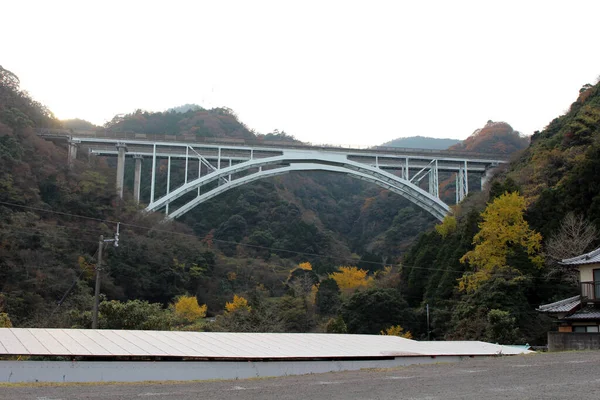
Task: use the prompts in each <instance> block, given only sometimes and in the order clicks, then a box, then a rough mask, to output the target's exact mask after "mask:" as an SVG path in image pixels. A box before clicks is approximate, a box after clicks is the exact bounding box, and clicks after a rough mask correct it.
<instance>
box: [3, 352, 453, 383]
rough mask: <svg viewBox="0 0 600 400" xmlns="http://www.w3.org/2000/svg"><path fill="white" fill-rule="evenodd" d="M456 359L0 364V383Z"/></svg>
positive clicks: (230, 374)
mask: <svg viewBox="0 0 600 400" xmlns="http://www.w3.org/2000/svg"><path fill="white" fill-rule="evenodd" d="M462 359H463V357H460V356H438V357H420V356H419V357H396V358H395V359H393V360H371V361H265V362H249V361H246V362H239V361H231V362H225V361H180V362H167V361H164V362H163V361H156V362H146V361H140V362H133V361H127V362H120V361H81V362H69V361H0V382H11V383H17V382H140V381H169V380H178V381H186V380H208V379H247V378H256V377H268V376H287V375H304V374H313V373H323V372H334V371H350V370H359V369H362V368H392V367H398V366H406V365H411V364H430V363H438V362H457V361H460V360H462Z"/></svg>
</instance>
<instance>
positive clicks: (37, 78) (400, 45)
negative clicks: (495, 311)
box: [0, 0, 600, 145]
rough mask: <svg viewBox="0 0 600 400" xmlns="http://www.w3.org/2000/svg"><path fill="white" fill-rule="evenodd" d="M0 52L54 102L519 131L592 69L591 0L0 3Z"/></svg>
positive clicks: (598, 67) (360, 124)
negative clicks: (498, 125)
mask: <svg viewBox="0 0 600 400" xmlns="http://www.w3.org/2000/svg"><path fill="white" fill-rule="evenodd" d="M1 9H2V19H1V22H0V65H2V66H3V67H4V68H6V69H9V70H11V71H12V72H14V73H15V74H17V75H18V76H19V77H20V78H21V85H22V87H23V88H24V89H26V90H28V91H29V92H30V93H31V94H32V96H33V97H34V98H35V99H36V100H38V101H40V102H42V103H44V104H46V105H47V106H48V107H49V108H50V109H51V110H52V111H54V113H55V114H56V115H57V116H58V117H59V118H63V119H65V118H75V117H77V118H83V119H87V120H89V121H92V122H94V123H97V124H102V123H104V122H106V121H107V120H110V119H111V118H112V117H113V116H114V115H115V114H119V113H127V112H132V111H134V110H135V109H137V108H142V109H145V110H150V111H162V110H165V109H167V108H169V107H173V106H178V105H181V104H184V103H197V104H200V105H202V106H203V107H206V108H210V107H217V106H226V107H230V108H232V109H233V110H234V111H235V112H236V113H237V114H238V116H239V117H240V120H241V121H242V122H244V123H245V124H246V125H248V127H250V128H252V129H255V130H256V131H257V132H259V133H268V132H271V131H272V130H273V129H276V128H277V129H279V130H285V131H286V132H287V133H289V134H293V135H295V136H296V137H297V138H298V139H300V140H303V141H310V142H313V143H331V144H355V145H375V144H380V143H382V142H385V141H388V140H391V139H394V138H397V137H403V136H414V135H423V136H432V137H451V138H458V139H464V138H465V137H467V136H468V135H469V134H471V133H472V132H473V130H475V129H476V128H479V127H482V126H483V125H484V124H485V123H486V122H487V120H489V119H491V120H494V121H506V122H508V123H509V124H511V125H512V126H513V128H514V129H516V130H519V131H521V132H523V133H525V134H531V133H533V131H535V130H537V129H542V128H543V127H544V126H546V125H547V124H548V123H549V122H550V121H551V120H552V119H553V118H555V117H557V116H558V115H560V114H563V113H564V112H565V111H566V110H567V109H568V107H569V105H570V104H571V103H572V102H573V101H574V100H575V98H576V96H577V94H578V91H579V88H580V87H581V86H582V85H583V84H585V83H595V82H596V79H597V77H598V76H599V75H600V51H599V50H598V24H597V17H598V15H600V1H597V0H592V1H576V0H571V1H566V0H565V1H552V0H544V1H533V0H520V1H507V0H504V1H491V0H490V1H482V0H479V1H460V0H453V1H448V0H442V1H422V0H409V1H401V0H396V1H376V0H364V1H349V0H346V1H328V0H320V1H309V0H303V1H285V0H277V1H260V0H252V1H249V0H242V1H225V0H212V1H200V0H196V1H177V0H162V1H148V0H146V1H133V0H120V1H109V0H102V1H94V2H92V1H81V0H78V1H63V0H52V1H47V0H42V1H32V0H19V1H6V2H4V3H3V4H2V8H1Z"/></svg>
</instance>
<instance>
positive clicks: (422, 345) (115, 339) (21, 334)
mask: <svg viewBox="0 0 600 400" xmlns="http://www.w3.org/2000/svg"><path fill="white" fill-rule="evenodd" d="M519 353H523V351H519V350H517V349H515V348H511V347H510V346H499V345H494V344H490V343H483V342H418V341H415V340H409V339H404V338H401V337H397V336H378V335H345V334H317V333H213V332H177V331H134V330H91V329H25V328H0V355H26V356H34V355H35V356H67V357H70V356H73V357H76V356H88V357H106V358H110V357H141V358H156V357H169V358H181V359H215V360H227V359H230V360H253V359H281V360H292V359H296V360H298V359H360V358H389V357H410V356H437V355H462V356H471V355H498V354H506V355H508V354H519Z"/></svg>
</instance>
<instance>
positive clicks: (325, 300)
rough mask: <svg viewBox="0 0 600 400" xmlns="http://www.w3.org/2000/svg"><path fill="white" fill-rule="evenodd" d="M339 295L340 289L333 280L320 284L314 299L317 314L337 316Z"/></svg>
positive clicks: (339, 302) (339, 301) (326, 280)
mask: <svg viewBox="0 0 600 400" xmlns="http://www.w3.org/2000/svg"><path fill="white" fill-rule="evenodd" d="M340 295H341V293H340V288H339V287H338V284H337V282H336V281H335V279H332V278H329V279H325V280H324V281H323V282H321V283H320V284H319V289H318V291H317V296H316V299H315V305H316V306H317V310H318V312H319V314H321V315H335V314H337V312H338V310H339V308H340V304H341V300H340Z"/></svg>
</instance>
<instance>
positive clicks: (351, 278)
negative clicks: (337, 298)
mask: <svg viewBox="0 0 600 400" xmlns="http://www.w3.org/2000/svg"><path fill="white" fill-rule="evenodd" d="M367 273H368V271H366V270H364V269H358V268H357V267H338V272H334V273H332V274H329V277H330V278H331V279H333V280H335V282H336V283H337V284H338V287H339V288H340V291H341V292H342V293H343V294H350V293H352V292H354V291H355V290H357V289H366V288H368V287H369V286H370V285H371V283H372V282H373V278H372V277H370V276H367Z"/></svg>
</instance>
